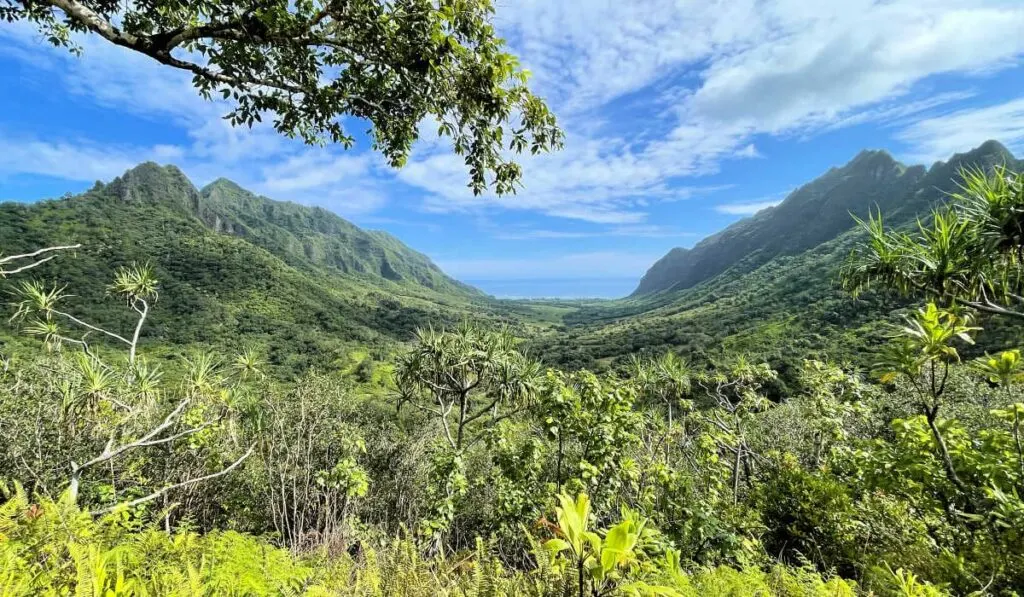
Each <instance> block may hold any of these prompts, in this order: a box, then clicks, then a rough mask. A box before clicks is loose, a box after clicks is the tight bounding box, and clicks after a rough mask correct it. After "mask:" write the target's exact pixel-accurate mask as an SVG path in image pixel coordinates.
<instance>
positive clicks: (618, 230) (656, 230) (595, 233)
mask: <svg viewBox="0 0 1024 597" xmlns="http://www.w3.org/2000/svg"><path fill="white" fill-rule="evenodd" d="M694 236H697V234H696V233H694V232H685V231H682V230H678V229H676V228H672V227H668V226H655V225H639V226H614V227H611V228H603V229H600V230H543V229H532V230H518V231H517V230H513V231H500V232H498V233H496V234H495V235H494V238H497V239H499V240H539V239H555V240H560V239H572V238H602V237H630V238H679V239H684V238H692V237H694Z"/></svg>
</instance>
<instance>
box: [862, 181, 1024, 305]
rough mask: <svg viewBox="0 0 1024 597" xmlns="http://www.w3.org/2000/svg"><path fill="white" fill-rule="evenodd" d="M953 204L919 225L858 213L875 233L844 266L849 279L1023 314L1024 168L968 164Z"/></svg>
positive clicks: (865, 285)
mask: <svg viewBox="0 0 1024 597" xmlns="http://www.w3.org/2000/svg"><path fill="white" fill-rule="evenodd" d="M961 177H962V179H963V181H962V182H961V184H960V191H958V192H957V193H954V194H953V196H952V198H951V199H952V201H951V203H950V204H949V205H943V206H940V207H937V208H935V209H934V210H933V211H932V214H931V217H930V218H927V219H925V220H924V221H918V223H917V229H916V230H915V231H912V232H906V231H902V230H887V229H886V228H885V225H884V224H883V222H882V215H881V214H878V215H877V216H876V215H869V216H868V220H867V221H866V222H865V221H862V220H859V219H858V220H857V221H858V222H859V223H860V225H861V226H862V227H863V228H864V230H865V231H866V232H867V234H868V238H867V240H866V241H865V242H864V243H862V244H861V245H860V246H859V247H858V248H857V249H856V250H855V251H854V253H853V254H852V255H851V258H850V260H849V261H848V262H847V264H846V265H845V266H844V268H843V272H842V282H843V286H844V287H845V288H847V289H848V290H851V291H853V292H855V293H856V292H859V291H861V290H864V289H867V288H869V287H871V286H873V285H876V284H878V285H882V286H883V287H886V288H890V289H892V290H896V291H897V292H899V293H901V294H904V295H920V296H923V297H925V298H927V299H930V300H935V301H938V302H939V303H941V304H944V305H946V306H951V305H954V304H960V305H965V306H968V307H971V308H973V309H976V310H978V311H982V312H985V313H992V314H995V315H1003V316H1008V317H1015V318H1024V176H1022V175H1020V174H1017V173H1014V172H1011V171H1010V170H1008V169H1006V168H1005V167H996V168H994V169H993V170H992V171H991V172H986V171H983V170H980V169H967V170H964V171H962V172H961Z"/></svg>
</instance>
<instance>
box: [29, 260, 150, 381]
mask: <svg viewBox="0 0 1024 597" xmlns="http://www.w3.org/2000/svg"><path fill="white" fill-rule="evenodd" d="M157 285H158V281H157V279H156V276H155V274H154V273H153V268H151V267H150V266H149V265H142V266H139V265H135V264H133V265H132V266H131V267H122V268H119V269H118V270H117V272H116V273H115V275H114V283H113V284H111V285H110V287H109V290H110V292H111V293H112V294H116V295H118V296H120V297H122V298H123V299H124V300H125V301H126V302H127V304H128V306H129V307H131V308H132V310H133V311H135V312H136V313H137V314H138V319H137V320H136V322H135V328H134V330H133V332H132V335H131V338H126V337H125V336H122V335H120V334H117V333H115V332H112V331H110V330H106V329H104V328H101V327H99V326H96V325H93V324H91V323H88V322H86V321H83V320H81V319H79V318H77V317H75V316H74V315H71V314H70V313H68V312H66V311H62V310H61V309H60V308H59V307H60V303H61V301H62V300H63V299H65V298H67V296H68V295H67V294H66V293H65V292H64V290H65V288H58V287H57V286H53V287H50V288H47V287H46V286H44V285H43V284H42V283H40V282H36V281H31V280H29V281H25V282H22V284H21V285H20V286H19V287H18V289H17V292H16V296H18V297H19V298H20V300H19V301H18V302H16V303H15V304H14V305H15V308H16V310H15V312H14V316H13V317H12V318H11V319H12V320H18V321H25V320H26V319H28V318H30V317H31V318H32V320H31V321H30V322H29V323H28V325H27V326H26V331H27V332H28V333H29V334H30V335H33V336H39V337H42V338H43V341H44V342H45V343H46V344H47V345H48V346H50V347H53V348H59V347H60V346H61V345H62V344H65V343H68V344H76V345H78V346H81V347H82V348H83V349H84V350H85V351H86V352H89V344H88V341H87V340H88V336H89V334H91V333H98V334H102V335H104V336H106V337H108V338H112V339H114V340H117V341H118V342H121V343H123V344H125V345H126V346H127V347H128V362H129V364H134V363H135V356H136V354H137V349H138V346H139V336H140V334H141V333H142V326H143V324H144V323H146V317H147V316H148V315H149V306H150V301H155V300H156V299H157V297H158V296H159V295H158V292H157ZM58 319H61V320H64V321H67V322H69V323H71V324H73V325H75V326H77V327H79V328H82V329H84V330H86V331H85V333H84V334H83V335H82V336H81V337H79V338H72V337H70V336H67V335H65V334H64V333H63V331H62V330H61V327H60V325H59V324H58V323H57V320H58ZM90 354H91V353H90Z"/></svg>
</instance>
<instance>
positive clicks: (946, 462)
mask: <svg viewBox="0 0 1024 597" xmlns="http://www.w3.org/2000/svg"><path fill="white" fill-rule="evenodd" d="M938 413H939V408H938V407H935V408H932V409H928V413H927V414H926V415H925V419H927V420H928V427H929V428H930V429H931V430H932V436H933V437H934V438H935V443H936V444H938V446H939V454H940V455H941V456H942V466H943V468H945V469H946V478H947V479H949V482H950V483H952V484H953V485H954V486H955V487H956V488H957V489H959V490H960V491H962V492H963V493H964V494H967V486H966V485H964V482H963V481H961V480H960V477H959V476H957V474H956V468H954V467H953V459H952V457H950V455H949V449H948V448H947V447H946V440H945V439H944V438H943V437H942V432H941V431H939V427H938V425H936V424H935V419H936V417H937V416H938ZM968 499H970V496H968Z"/></svg>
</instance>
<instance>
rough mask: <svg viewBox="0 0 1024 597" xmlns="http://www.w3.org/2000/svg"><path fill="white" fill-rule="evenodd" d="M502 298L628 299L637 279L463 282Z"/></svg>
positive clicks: (637, 281)
mask: <svg viewBox="0 0 1024 597" xmlns="http://www.w3.org/2000/svg"><path fill="white" fill-rule="evenodd" d="M463 282H465V283H466V284H470V285H472V286H475V287H476V288H479V289H480V290H482V291H484V292H486V293H487V294H490V295H492V296H495V297H497V298H503V299H543V298H554V299H586V298H601V299H613V298H622V297H625V296H628V295H629V294H630V293H632V292H633V291H634V290H636V285H637V284H638V283H639V280H638V279H637V278H575V279H560V278H542V279H536V280H463Z"/></svg>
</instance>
